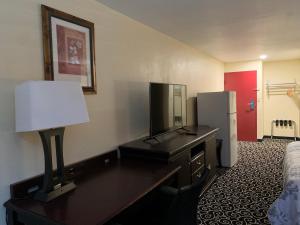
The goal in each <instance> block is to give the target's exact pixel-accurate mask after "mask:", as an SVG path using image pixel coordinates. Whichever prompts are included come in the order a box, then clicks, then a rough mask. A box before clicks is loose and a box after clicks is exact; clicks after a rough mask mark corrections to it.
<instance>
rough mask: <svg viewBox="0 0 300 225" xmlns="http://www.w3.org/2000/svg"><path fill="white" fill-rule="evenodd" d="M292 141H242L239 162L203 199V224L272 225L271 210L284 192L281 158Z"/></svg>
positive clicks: (200, 214)
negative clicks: (271, 206)
mask: <svg viewBox="0 0 300 225" xmlns="http://www.w3.org/2000/svg"><path fill="white" fill-rule="evenodd" d="M289 142H290V141H288V140H271V139H265V140H264V141H263V142H239V147H238V151H239V161H238V163H237V164H236V165H235V166H234V167H232V168H231V169H228V170H226V171H223V175H221V176H220V177H218V179H217V180H216V182H215V183H214V184H213V185H212V187H211V188H210V189H209V190H208V191H207V192H206V193H205V194H204V196H203V198H202V199H201V200H200V203H199V215H198V218H199V224H201V225H226V224H232V225H264V224H269V222H268V218H267V210H268V209H269V207H270V205H271V204H272V202H273V201H274V200H275V199H276V198H277V197H278V196H279V194H280V192H281V191H282V175H281V174H282V168H281V160H282V158H283V153H284V150H285V147H286V145H287V143H289Z"/></svg>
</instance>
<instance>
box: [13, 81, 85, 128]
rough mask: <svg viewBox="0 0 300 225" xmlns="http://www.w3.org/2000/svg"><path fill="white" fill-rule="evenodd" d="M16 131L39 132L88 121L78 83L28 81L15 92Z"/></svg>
mask: <svg viewBox="0 0 300 225" xmlns="http://www.w3.org/2000/svg"><path fill="white" fill-rule="evenodd" d="M15 112H16V131H17V132H25V131H36V130H45V129H50V128H57V127H65V126H69V125H74V124H80V123H86V122H89V116H88V112H87V108H86V103H85V99H84V96H83V92H82V88H81V86H80V84H79V82H74V81H27V82H24V83H22V84H20V85H18V86H17V87H16V90H15Z"/></svg>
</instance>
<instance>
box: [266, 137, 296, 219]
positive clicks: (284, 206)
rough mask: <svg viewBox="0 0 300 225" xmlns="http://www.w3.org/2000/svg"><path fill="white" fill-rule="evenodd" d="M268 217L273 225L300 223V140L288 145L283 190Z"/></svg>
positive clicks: (284, 163) (284, 164) (284, 161)
mask: <svg viewBox="0 0 300 225" xmlns="http://www.w3.org/2000/svg"><path fill="white" fill-rule="evenodd" d="M270 191H272V190H270ZM268 217H269V221H270V223H271V224H272V225H300V141H296V142H292V143H290V144H288V146H287V149H286V152H285V156H284V160H283V191H282V193H281V195H280V196H279V197H278V198H277V199H276V201H275V202H274V203H273V204H272V206H271V207H270V209H269V211H268Z"/></svg>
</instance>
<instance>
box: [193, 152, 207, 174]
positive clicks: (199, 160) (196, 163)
mask: <svg viewBox="0 0 300 225" xmlns="http://www.w3.org/2000/svg"><path fill="white" fill-rule="evenodd" d="M204 165H205V160H204V151H203V152H200V153H199V154H198V155H196V156H195V157H194V158H193V159H192V162H191V172H192V174H193V173H194V172H196V171H197V170H198V169H199V168H201V167H203V166H204Z"/></svg>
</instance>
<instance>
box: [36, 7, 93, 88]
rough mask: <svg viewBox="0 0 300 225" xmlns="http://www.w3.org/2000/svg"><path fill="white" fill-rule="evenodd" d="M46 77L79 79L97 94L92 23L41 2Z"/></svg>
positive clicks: (52, 78)
mask: <svg viewBox="0 0 300 225" xmlns="http://www.w3.org/2000/svg"><path fill="white" fill-rule="evenodd" d="M41 9H42V31H43V47H44V73H45V80H68V81H70V80H74V81H77V80H78V81H80V83H81V86H82V89H83V92H84V93H85V94H96V93H97V87H96V64H95V37H94V24H93V23H92V22H89V21H87V20H84V19H81V18H78V17H76V16H73V15H70V14H67V13H65V12H62V11H59V10H56V9H53V8H50V7H48V6H45V5H41Z"/></svg>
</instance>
